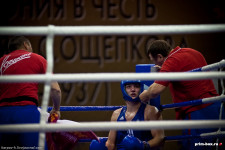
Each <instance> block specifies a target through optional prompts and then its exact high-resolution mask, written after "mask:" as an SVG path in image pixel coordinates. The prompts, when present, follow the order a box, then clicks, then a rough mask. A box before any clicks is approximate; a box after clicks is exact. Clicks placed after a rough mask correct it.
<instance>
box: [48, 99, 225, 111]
mask: <svg viewBox="0 0 225 150" xmlns="http://www.w3.org/2000/svg"><path fill="white" fill-rule="evenodd" d="M223 97H224V96H216V97H212V98H211V99H212V100H211V101H208V102H205V100H206V99H209V98H203V99H197V100H192V101H187V102H180V103H173V104H166V105H161V106H160V108H159V109H160V110H163V109H169V108H177V107H184V106H193V105H200V104H203V103H213V98H215V102H218V101H222V100H223V101H225V97H224V98H223ZM218 98H220V99H219V100H218ZM121 107H123V106H61V107H60V111H112V110H116V109H119V108H121ZM51 109H52V107H48V111H51Z"/></svg>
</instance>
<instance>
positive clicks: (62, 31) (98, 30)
mask: <svg viewBox="0 0 225 150" xmlns="http://www.w3.org/2000/svg"><path fill="white" fill-rule="evenodd" d="M51 26H53V25H51ZM52 32H53V33H54V34H55V35H118V34H119V35H132V34H141V35H146V34H193V33H216V32H225V24H200V25H151V26H149V25H133V26H128V25H127V26H54V28H53V29H52ZM5 34H7V35H15V34H17V35H48V34H49V29H48V27H46V26H37V27H31V26H27V27H22V26H19V27H0V35H5Z"/></svg>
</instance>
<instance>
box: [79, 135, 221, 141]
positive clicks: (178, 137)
mask: <svg viewBox="0 0 225 150" xmlns="http://www.w3.org/2000/svg"><path fill="white" fill-rule="evenodd" d="M218 137H225V134H222V135H221V134H218V135H208V136H201V135H176V136H166V137H165V138H164V141H180V140H188V139H193V138H204V139H206V138H218ZM99 138H100V139H107V138H108V137H99ZM91 141H92V139H80V140H79V142H91Z"/></svg>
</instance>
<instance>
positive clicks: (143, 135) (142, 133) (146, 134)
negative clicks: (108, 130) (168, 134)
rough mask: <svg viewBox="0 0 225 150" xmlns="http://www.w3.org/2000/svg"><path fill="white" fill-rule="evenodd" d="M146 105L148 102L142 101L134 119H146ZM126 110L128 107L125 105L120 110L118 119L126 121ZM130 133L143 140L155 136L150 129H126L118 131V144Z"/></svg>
mask: <svg viewBox="0 0 225 150" xmlns="http://www.w3.org/2000/svg"><path fill="white" fill-rule="evenodd" d="M145 107H146V104H144V103H141V106H140V107H139V109H138V112H137V113H136V115H135V116H134V118H133V119H132V121H144V112H145ZM126 111H127V107H126V106H124V107H123V108H122V110H121V112H120V115H119V117H118V118H117V121H126V118H125V113H126ZM128 134H133V136H134V137H137V138H138V139H140V140H141V141H149V140H151V139H152V138H153V137H152V134H151V131H150V130H132V129H129V130H127V131H125V130H124V131H117V135H116V144H120V143H121V142H122V140H123V139H124V137H125V136H127V135H128Z"/></svg>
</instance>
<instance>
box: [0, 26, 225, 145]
mask: <svg viewBox="0 0 225 150" xmlns="http://www.w3.org/2000/svg"><path fill="white" fill-rule="evenodd" d="M216 32H225V24H215V25H209V24H205V25H156V26H78V27H76V26H65V27H59V26H53V25H49V26H46V27H0V35H46V36H47V41H46V57H47V62H48V65H47V72H46V74H43V75H10V76H0V82H1V83H6V82H42V83H44V96H43V102H42V105H41V108H42V109H41V121H40V123H39V124H24V125H0V132H31V131H38V132H39V147H41V148H43V149H44V145H45V132H47V131H48V132H56V131H87V130H92V131H109V130H125V129H128V128H129V129H136V130H138V129H139V130H140V129H141V130H143V129H193V128H201V129H202V128H218V129H219V130H218V131H220V129H221V128H224V127H225V121H224V120H195V121H194V120H188V121H184V120H183V121H176V120H168V121H163V120H162V121H139V122H82V123H79V124H72V125H70V124H47V123H46V118H45V115H44V114H45V113H46V111H47V110H50V109H51V108H49V107H48V102H49V97H50V95H49V93H50V88H51V87H50V83H51V82H52V81H58V82H105V81H107V82H110V81H111V82H119V81H121V80H137V79H139V80H170V81H179V80H187V81H188V80H203V79H221V85H222V88H223V92H222V95H220V96H218V97H216V98H212V99H211V98H207V99H201V100H196V101H192V102H190V103H182V104H170V105H162V106H161V109H162V110H163V109H169V108H175V107H182V106H187V105H199V104H202V103H209V102H215V101H221V102H224V101H225V96H224V86H223V83H222V79H224V78H225V72H223V71H222V70H221V71H220V72H218V71H212V72H207V73H205V72H204V71H209V70H213V69H215V68H222V67H224V62H225V61H224V60H222V61H221V62H218V63H215V64H212V65H208V66H205V67H202V68H196V69H195V70H191V71H190V72H183V73H163V74H162V73H74V74H53V67H54V66H53V65H54V62H53V42H54V36H55V35H118V34H119V35H132V34H135V35H137V34H141V35H147V34H195V33H216ZM212 68H213V69H212ZM119 107H121V106H103V107H100V106H97V107H89V106H84V107H80V106H76V107H60V110H61V111H87V110H88V111H92V110H93V111H99V110H101V111H105V110H115V109H117V108H119ZM222 109H223V108H222V105H221V110H222ZM220 118H221V115H220ZM203 124H204V126H202V125H203ZM214 134H215V133H209V134H205V135H199V136H208V135H209V136H213V135H214ZM216 134H218V135H219V134H221V135H224V132H222V131H221V132H220V133H216ZM175 138H176V137H175ZM184 138H191V137H184ZM180 139H182V138H180ZM167 140H170V139H167ZM171 140H173V139H172V138H171Z"/></svg>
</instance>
